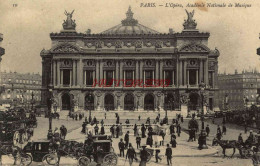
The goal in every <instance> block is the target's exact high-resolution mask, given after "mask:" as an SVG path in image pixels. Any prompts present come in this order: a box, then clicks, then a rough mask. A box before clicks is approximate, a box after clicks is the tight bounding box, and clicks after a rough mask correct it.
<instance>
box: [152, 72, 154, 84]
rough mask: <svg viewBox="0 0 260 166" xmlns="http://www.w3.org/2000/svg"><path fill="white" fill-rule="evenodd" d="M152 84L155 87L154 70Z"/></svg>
mask: <svg viewBox="0 0 260 166" xmlns="http://www.w3.org/2000/svg"><path fill="white" fill-rule="evenodd" d="M152 84H153V85H154V70H153V79H152Z"/></svg>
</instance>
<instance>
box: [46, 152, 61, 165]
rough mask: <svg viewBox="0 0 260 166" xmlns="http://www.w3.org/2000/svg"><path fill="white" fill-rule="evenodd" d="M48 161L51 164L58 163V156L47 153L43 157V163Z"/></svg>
mask: <svg viewBox="0 0 260 166" xmlns="http://www.w3.org/2000/svg"><path fill="white" fill-rule="evenodd" d="M45 161H46V162H47V163H48V164H49V165H56V164H57V163H58V156H57V155H55V154H46V155H45V156H44V157H43V158H42V163H43V165H44V162H45Z"/></svg>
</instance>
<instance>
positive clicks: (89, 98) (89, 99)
mask: <svg viewBox="0 0 260 166" xmlns="http://www.w3.org/2000/svg"><path fill="white" fill-rule="evenodd" d="M87 102H88V104H89V123H90V120H92V118H91V108H90V103H91V94H89V95H88V101H87Z"/></svg>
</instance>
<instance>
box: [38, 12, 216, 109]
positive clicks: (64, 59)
mask: <svg viewBox="0 0 260 166" xmlns="http://www.w3.org/2000/svg"><path fill="white" fill-rule="evenodd" d="M186 12H187V11H186ZM193 14H194V12H192V13H190V12H187V15H188V19H186V20H185V21H184V24H183V26H184V29H183V31H182V32H181V33H175V32H174V31H173V30H172V29H170V30H169V33H167V34H164V33H159V32H157V31H155V30H153V29H150V28H148V27H146V26H143V25H141V24H139V22H138V20H136V19H134V17H133V12H132V10H131V7H129V9H128V11H127V13H126V18H125V19H123V20H122V21H121V24H119V25H117V26H115V27H112V28H110V29H108V30H106V31H104V32H101V33H98V34H92V33H91V30H90V29H89V30H88V31H87V32H86V33H78V32H76V30H75V27H76V23H75V21H74V20H72V13H66V15H67V19H66V20H64V23H63V30H61V32H60V33H51V34H50V38H51V40H52V48H51V49H48V50H45V49H44V50H42V51H41V54H40V55H41V57H42V103H43V104H47V100H48V98H50V97H51V96H52V97H53V98H54V103H55V105H56V106H57V108H58V110H70V109H71V107H73V106H74V107H75V106H76V107H75V108H79V109H80V110H104V109H106V110H158V109H159V110H164V109H167V110H174V109H175V110H176V109H179V108H180V105H181V103H185V102H186V103H189V104H188V105H189V107H190V109H197V108H198V107H200V103H201V102H200V93H199V84H200V83H201V82H204V83H205V84H206V88H205V91H204V95H205V97H204V99H206V101H205V102H206V103H208V104H209V106H210V109H213V108H214V107H217V106H218V98H217V97H216V93H215V92H216V91H217V89H218V86H217V73H218V57H219V51H218V50H217V49H214V50H211V49H210V48H208V46H207V44H208V39H209V36H210V34H209V33H201V32H199V31H198V30H197V29H196V26H197V23H196V22H195V20H194V19H193ZM50 89H51V90H50ZM50 91H51V93H50ZM180 99H185V102H183V101H182V100H180ZM187 99H189V100H187ZM187 101H188V102H187Z"/></svg>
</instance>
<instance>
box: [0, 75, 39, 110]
mask: <svg viewBox="0 0 260 166" xmlns="http://www.w3.org/2000/svg"><path fill="white" fill-rule="evenodd" d="M1 75H2V78H1V80H0V81H1V84H2V85H3V86H4V91H3V92H2V94H1V102H2V103H9V104H10V103H12V101H16V102H15V104H16V105H26V106H27V107H29V106H30V105H31V103H32V95H33V102H34V105H35V104H39V103H40V101H41V84H42V77H41V75H40V74H32V73H27V74H22V73H17V72H5V71H4V72H1Z"/></svg>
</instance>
